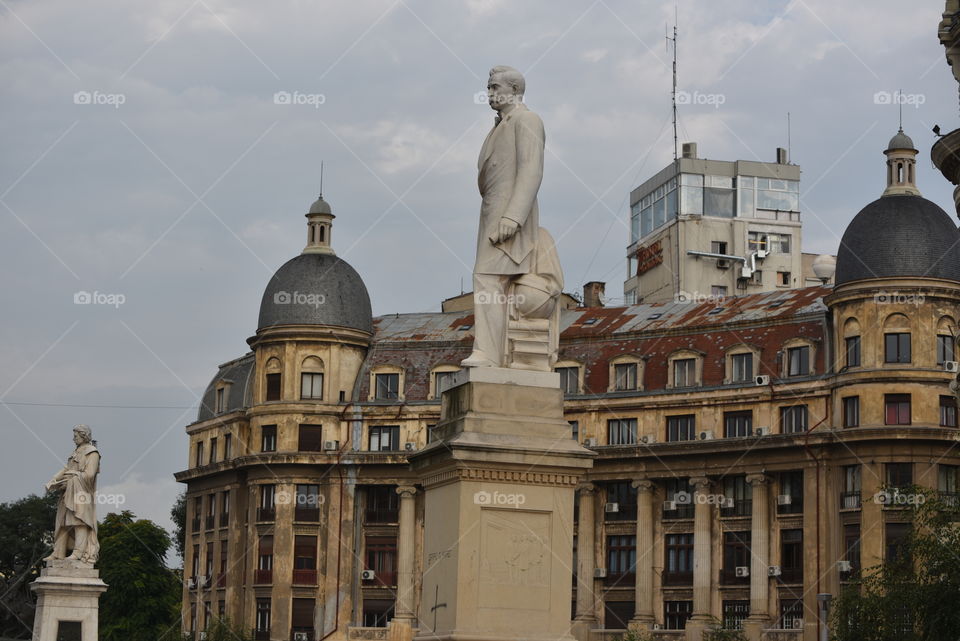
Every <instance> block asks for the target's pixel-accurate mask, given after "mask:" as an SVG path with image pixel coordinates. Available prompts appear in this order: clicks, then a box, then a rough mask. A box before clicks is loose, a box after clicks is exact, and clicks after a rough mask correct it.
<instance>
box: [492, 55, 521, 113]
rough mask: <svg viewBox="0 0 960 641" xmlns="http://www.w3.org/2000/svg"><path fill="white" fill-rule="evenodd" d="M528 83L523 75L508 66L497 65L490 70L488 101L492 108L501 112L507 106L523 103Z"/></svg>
mask: <svg viewBox="0 0 960 641" xmlns="http://www.w3.org/2000/svg"><path fill="white" fill-rule="evenodd" d="M526 88H527V83H526V81H525V80H524V79H523V74H522V73H520V72H519V71H517V70H516V69H514V68H513V67H507V66H506V65H497V66H496V67H494V68H493V69H491V70H490V77H489V79H488V80H487V100H488V102H489V103H490V107H491V108H492V109H495V110H497V111H500V110H501V109H503V108H504V107H506V106H507V105H511V104H519V103H521V102H523V92H524V90H525V89H526Z"/></svg>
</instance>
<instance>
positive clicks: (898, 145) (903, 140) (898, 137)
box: [887, 127, 916, 150]
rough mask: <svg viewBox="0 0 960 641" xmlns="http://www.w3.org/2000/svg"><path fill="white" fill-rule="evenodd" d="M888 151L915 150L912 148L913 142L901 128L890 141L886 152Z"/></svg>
mask: <svg viewBox="0 0 960 641" xmlns="http://www.w3.org/2000/svg"><path fill="white" fill-rule="evenodd" d="M890 149H916V147H914V146H913V140H912V139H911V138H910V136H908V135H907V134H905V133H903V128H902V127H901V128H900V131H898V132H897V133H896V134H894V136H893V138H891V139H890V143H889V144H888V145H887V150H890Z"/></svg>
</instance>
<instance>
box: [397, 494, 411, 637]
mask: <svg viewBox="0 0 960 641" xmlns="http://www.w3.org/2000/svg"><path fill="white" fill-rule="evenodd" d="M416 493H417V489H416V488H415V487H413V486H410V485H401V486H400V487H398V488H397V494H399V495H400V528H399V532H398V537H397V603H396V606H395V610H394V611H395V614H394V617H393V620H394V621H396V622H398V623H405V624H406V625H408V626H409V627H411V628H412V627H413V626H414V621H415V620H416V615H415V613H414V596H415V595H414V576H413V568H414V562H413V557H414V549H415V547H416V546H415V540H416V536H417V533H416V529H415V523H414V508H415V506H416V498H415V495H416Z"/></svg>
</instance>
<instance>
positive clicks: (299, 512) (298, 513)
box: [293, 507, 320, 523]
mask: <svg viewBox="0 0 960 641" xmlns="http://www.w3.org/2000/svg"><path fill="white" fill-rule="evenodd" d="M293 518H294V519H295V520H297V521H309V522H311V523H316V522H317V521H319V520H320V508H318V507H298V508H296V509H295V510H294V515H293Z"/></svg>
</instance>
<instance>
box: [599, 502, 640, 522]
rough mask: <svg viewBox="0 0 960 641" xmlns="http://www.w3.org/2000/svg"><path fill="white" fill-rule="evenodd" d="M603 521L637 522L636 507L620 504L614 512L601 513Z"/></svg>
mask: <svg viewBox="0 0 960 641" xmlns="http://www.w3.org/2000/svg"><path fill="white" fill-rule="evenodd" d="M603 520H604V521H636V520H637V506H636V505H625V504H623V503H620V504H619V505H618V506H617V511H616V512H606V511H604V513H603Z"/></svg>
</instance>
